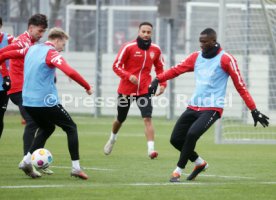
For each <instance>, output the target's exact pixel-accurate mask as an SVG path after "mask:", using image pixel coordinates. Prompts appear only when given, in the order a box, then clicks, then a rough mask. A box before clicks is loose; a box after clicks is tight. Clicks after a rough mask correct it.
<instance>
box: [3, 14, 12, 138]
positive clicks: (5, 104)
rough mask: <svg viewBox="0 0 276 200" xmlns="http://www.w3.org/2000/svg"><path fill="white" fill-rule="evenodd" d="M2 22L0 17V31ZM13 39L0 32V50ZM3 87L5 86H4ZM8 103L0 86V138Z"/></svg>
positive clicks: (6, 96) (7, 98) (5, 92)
mask: <svg viewBox="0 0 276 200" xmlns="http://www.w3.org/2000/svg"><path fill="white" fill-rule="evenodd" d="M2 25H3V21H2V18H1V17H0V29H1V28H2ZM13 39H14V37H13V36H12V35H10V34H8V33H4V32H0V48H4V47H5V46H7V45H9V44H11V43H12V41H13ZM2 65H5V67H6V68H7V65H8V66H9V61H6V62H4V63H2ZM2 82H3V78H2V76H0V83H2ZM4 87H5V85H4ZM8 101H9V96H8V95H7V91H6V90H5V88H3V86H2V84H1V85H0V138H1V135H2V132H3V128H4V122H3V120H4V114H5V112H6V110H7V106H8Z"/></svg>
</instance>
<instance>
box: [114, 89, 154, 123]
mask: <svg viewBox="0 0 276 200" xmlns="http://www.w3.org/2000/svg"><path fill="white" fill-rule="evenodd" d="M134 100H135V101H136V103H137V106H138V108H139V109H140V111H141V116H142V117H143V118H151V115H152V102H151V98H150V95H148V94H145V95H141V96H127V95H122V94H119V96H118V101H117V111H118V115H117V120H118V121H119V122H124V121H125V119H126V117H127V114H128V111H129V108H130V105H131V103H132V102H133V101H134Z"/></svg>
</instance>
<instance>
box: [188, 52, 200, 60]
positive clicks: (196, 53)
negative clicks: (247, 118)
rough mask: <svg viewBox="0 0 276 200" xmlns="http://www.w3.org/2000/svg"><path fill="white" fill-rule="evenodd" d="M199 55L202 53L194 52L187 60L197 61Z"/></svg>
mask: <svg viewBox="0 0 276 200" xmlns="http://www.w3.org/2000/svg"><path fill="white" fill-rule="evenodd" d="M199 54H200V51H194V52H192V53H190V54H189V55H188V56H187V57H186V58H187V59H196V58H197V57H198V55H199Z"/></svg>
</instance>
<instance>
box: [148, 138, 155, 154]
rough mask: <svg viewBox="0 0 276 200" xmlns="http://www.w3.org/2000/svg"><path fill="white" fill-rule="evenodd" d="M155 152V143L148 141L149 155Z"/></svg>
mask: <svg viewBox="0 0 276 200" xmlns="http://www.w3.org/2000/svg"><path fill="white" fill-rule="evenodd" d="M152 151H154V141H148V153H149V154H150V153H151V152H152Z"/></svg>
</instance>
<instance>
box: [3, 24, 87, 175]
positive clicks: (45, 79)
mask: <svg viewBox="0 0 276 200" xmlns="http://www.w3.org/2000/svg"><path fill="white" fill-rule="evenodd" d="M67 40H68V35H67V34H66V33H65V32H64V31H63V30H62V29H60V28H52V29H51V30H50V31H49V35H48V41H47V42H45V43H43V44H37V45H34V46H31V47H26V48H24V49H21V50H15V51H9V52H7V53H3V54H2V55H1V56H0V61H2V60H3V59H5V58H7V57H9V58H14V59H15V58H16V59H19V58H24V60H25V62H24V80H25V81H24V85H23V91H22V98H23V106H24V108H25V109H26V111H27V112H28V113H29V114H30V116H31V117H32V118H33V119H34V121H35V122H36V123H37V124H38V126H39V129H40V130H41V131H40V132H39V133H38V134H37V135H36V137H35V138H34V141H33V143H32V145H31V147H30V149H28V153H27V155H25V156H24V158H23V162H22V165H21V166H20V169H22V170H23V171H24V172H25V173H26V175H28V176H30V177H32V178H37V177H40V176H39V175H38V174H37V173H35V172H34V170H33V168H32V165H31V154H32V153H33V152H34V151H35V150H36V149H39V148H42V147H43V146H44V144H45V143H46V140H47V139H48V138H49V137H50V136H51V134H52V133H53V132H54V130H55V125H57V126H59V127H61V128H62V129H63V130H64V131H65V132H66V134H67V140H68V149H69V152H70V156H71V160H72V172H71V176H75V177H78V178H81V179H88V176H87V175H86V174H85V173H84V172H83V171H82V169H81V168H80V163H79V143H78V132H77V126H76V124H75V123H74V121H73V120H72V118H71V117H70V115H69V113H67V112H66V110H65V109H64V108H63V107H62V105H61V104H60V103H59V99H58V94H57V89H56V86H55V83H54V79H55V71H56V68H58V69H60V70H61V71H63V72H64V73H65V74H66V75H68V76H69V77H70V78H71V79H73V80H75V81H76V82H78V83H79V84H80V85H81V86H83V87H84V88H85V90H86V92H87V94H89V95H91V94H92V88H91V86H90V85H89V84H88V82H87V81H85V80H84V79H83V78H82V76H81V75H80V74H79V73H78V72H77V71H75V70H74V69H73V68H71V67H70V66H69V65H68V64H67V62H66V61H65V60H64V58H63V57H62V56H61V55H60V54H59V52H60V51H62V50H63V49H64V46H65V43H66V41H67Z"/></svg>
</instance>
